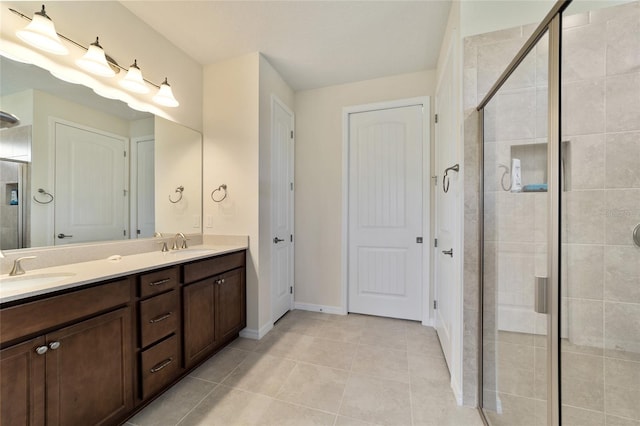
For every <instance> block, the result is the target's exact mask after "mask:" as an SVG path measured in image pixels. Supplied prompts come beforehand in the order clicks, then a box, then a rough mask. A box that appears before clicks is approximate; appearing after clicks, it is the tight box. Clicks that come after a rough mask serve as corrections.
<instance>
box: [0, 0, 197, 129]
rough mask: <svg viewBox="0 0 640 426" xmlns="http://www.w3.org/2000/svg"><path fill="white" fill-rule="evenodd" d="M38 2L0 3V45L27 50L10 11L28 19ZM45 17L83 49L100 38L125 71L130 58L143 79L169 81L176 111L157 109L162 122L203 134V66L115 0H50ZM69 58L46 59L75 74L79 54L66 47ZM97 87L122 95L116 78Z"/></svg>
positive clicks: (140, 97)
mask: <svg viewBox="0 0 640 426" xmlns="http://www.w3.org/2000/svg"><path fill="white" fill-rule="evenodd" d="M41 5H42V3H38V2H21V1H2V2H0V7H1V8H2V13H0V34H1V36H2V41H3V42H4V41H9V42H12V43H16V44H17V45H19V46H26V45H25V44H24V43H23V42H22V41H20V40H19V39H18V38H17V37H16V36H15V31H16V29H19V28H22V27H24V26H25V24H26V22H27V21H25V20H24V19H22V18H20V17H19V16H17V15H15V14H13V13H11V12H9V11H8V10H7V8H9V7H12V8H14V9H16V10H18V11H20V12H22V13H24V14H25V15H28V16H31V15H32V14H33V12H35V11H39V10H40V8H41ZM46 8H47V14H48V15H49V16H50V17H51V18H52V20H53V21H54V23H55V25H56V30H57V31H58V32H59V33H61V34H64V35H65V36H67V37H70V38H71V39H73V40H75V41H77V42H78V43H80V44H83V45H85V46H87V45H89V44H90V43H92V42H93V41H94V40H95V37H96V35H98V36H100V44H101V45H102V46H103V47H104V49H105V51H106V52H107V54H109V55H110V56H111V57H113V58H114V59H115V60H116V61H117V62H118V63H119V64H120V65H121V66H123V67H125V68H128V67H129V65H131V64H132V63H133V60H134V59H137V60H138V65H139V66H140V68H141V69H142V73H143V75H144V76H145V78H146V79H148V80H150V81H152V82H154V83H155V84H160V83H161V82H162V81H163V80H164V78H165V77H168V79H169V83H170V84H171V88H172V89H173V93H174V95H175V97H176V98H177V99H178V101H179V102H180V106H179V107H177V108H165V107H159V106H156V109H157V111H158V113H159V114H160V115H162V116H164V117H165V118H168V119H170V120H172V121H176V122H178V123H181V124H183V125H185V126H187V127H191V128H194V129H196V130H199V131H201V130H202V113H201V112H202V66H201V65H200V64H198V63H197V62H196V61H195V60H193V59H191V58H190V57H189V56H187V55H186V54H185V53H184V52H183V51H181V50H180V49H178V48H177V47H176V46H174V45H173V44H171V43H170V42H169V41H168V40H167V39H165V38H164V37H163V36H162V35H161V34H159V33H157V32H156V31H155V30H153V29H152V28H151V27H149V26H148V25H147V24H145V23H144V22H142V21H141V20H140V19H138V18H137V17H136V16H135V15H133V14H132V13H131V12H130V11H129V10H128V9H127V8H125V7H124V6H123V5H122V4H121V3H120V2H117V1H51V2H47V3H46ZM67 45H68V47H69V50H70V51H71V54H70V55H69V56H56V55H48V54H44V55H46V56H47V58H49V59H50V60H51V61H53V62H55V63H56V64H58V65H62V66H65V67H68V68H71V69H73V70H77V69H78V68H77V66H76V65H75V63H74V60H75V58H77V57H80V56H81V55H82V53H83V51H82V49H80V48H78V47H76V46H73V45H71V44H69V43H67ZM92 78H93V80H95V81H96V82H97V83H98V84H100V85H103V86H106V87H110V88H114V89H117V90H119V91H121V89H120V86H119V85H118V83H117V78H111V79H109V78H102V77H92ZM153 94H154V91H152V93H150V94H149V95H135V94H131V93H129V92H126V93H125V95H128V96H130V97H131V99H134V100H139V101H145V102H151V101H150V100H151V97H152V96H153Z"/></svg>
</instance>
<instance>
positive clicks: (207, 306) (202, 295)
mask: <svg viewBox="0 0 640 426" xmlns="http://www.w3.org/2000/svg"><path fill="white" fill-rule="evenodd" d="M183 296H184V298H183V301H184V311H183V312H184V363H185V366H186V367H191V366H192V365H194V364H195V363H196V362H197V361H198V360H200V359H202V358H203V357H204V356H206V355H207V354H209V353H211V351H213V349H214V348H215V344H216V335H215V319H216V318H215V280H214V279H213V278H210V279H207V280H204V281H200V282H197V283H195V284H190V285H188V286H186V287H184V293H183Z"/></svg>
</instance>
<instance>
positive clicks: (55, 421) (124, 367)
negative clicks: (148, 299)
mask: <svg viewBox="0 0 640 426" xmlns="http://www.w3.org/2000/svg"><path fill="white" fill-rule="evenodd" d="M130 333H131V313H130V308H122V309H118V310H116V311H114V312H110V313H107V314H104V315H100V316H98V317H96V318H92V319H89V320H86V321H83V322H81V323H78V324H76V325H73V326H70V327H66V328H63V329H60V330H58V331H55V332H53V333H50V334H47V335H46V336H45V337H46V340H47V344H48V345H49V348H50V349H49V351H48V352H47V358H46V368H47V370H46V395H47V401H46V402H47V425H80V424H86V425H89V424H91V425H98V424H113V423H116V422H117V420H119V419H121V418H122V417H124V416H125V415H126V413H127V412H128V411H129V410H131V408H132V407H133V387H132V375H133V374H132V360H131V352H130V351H131V346H132V341H131V334H130Z"/></svg>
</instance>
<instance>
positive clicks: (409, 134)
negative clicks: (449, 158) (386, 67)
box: [348, 105, 423, 320]
mask: <svg viewBox="0 0 640 426" xmlns="http://www.w3.org/2000/svg"><path fill="white" fill-rule="evenodd" d="M422 144H423V114H422V106H421V105H414V106H408V107H401V108H391V109H383V110H376V111H367V112H358V113H352V114H350V115H349V233H348V238H349V243H348V246H349V249H348V250H349V251H348V256H349V265H348V268H349V272H348V274H349V275H348V277H349V281H348V287H349V293H348V294H349V302H348V310H349V312H357V313H363V314H369V315H378V316H386V317H394V318H405V319H412V320H421V319H422V247H423V245H422V244H421V243H418V242H417V241H418V240H417V238H418V237H420V238H422V229H423V226H422V225H423V224H422V220H423V205H422V202H423V200H422V181H423V173H422V168H423V167H422V164H423V163H422Z"/></svg>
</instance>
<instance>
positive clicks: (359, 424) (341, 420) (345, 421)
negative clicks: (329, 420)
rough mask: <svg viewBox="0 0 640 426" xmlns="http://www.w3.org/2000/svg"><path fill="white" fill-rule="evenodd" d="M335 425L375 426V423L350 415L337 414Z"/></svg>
mask: <svg viewBox="0 0 640 426" xmlns="http://www.w3.org/2000/svg"><path fill="white" fill-rule="evenodd" d="M335 426H375V423H369V422H365V421H364V420H358V419H352V418H351V417H345V416H338V418H337V419H336V424H335Z"/></svg>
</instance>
